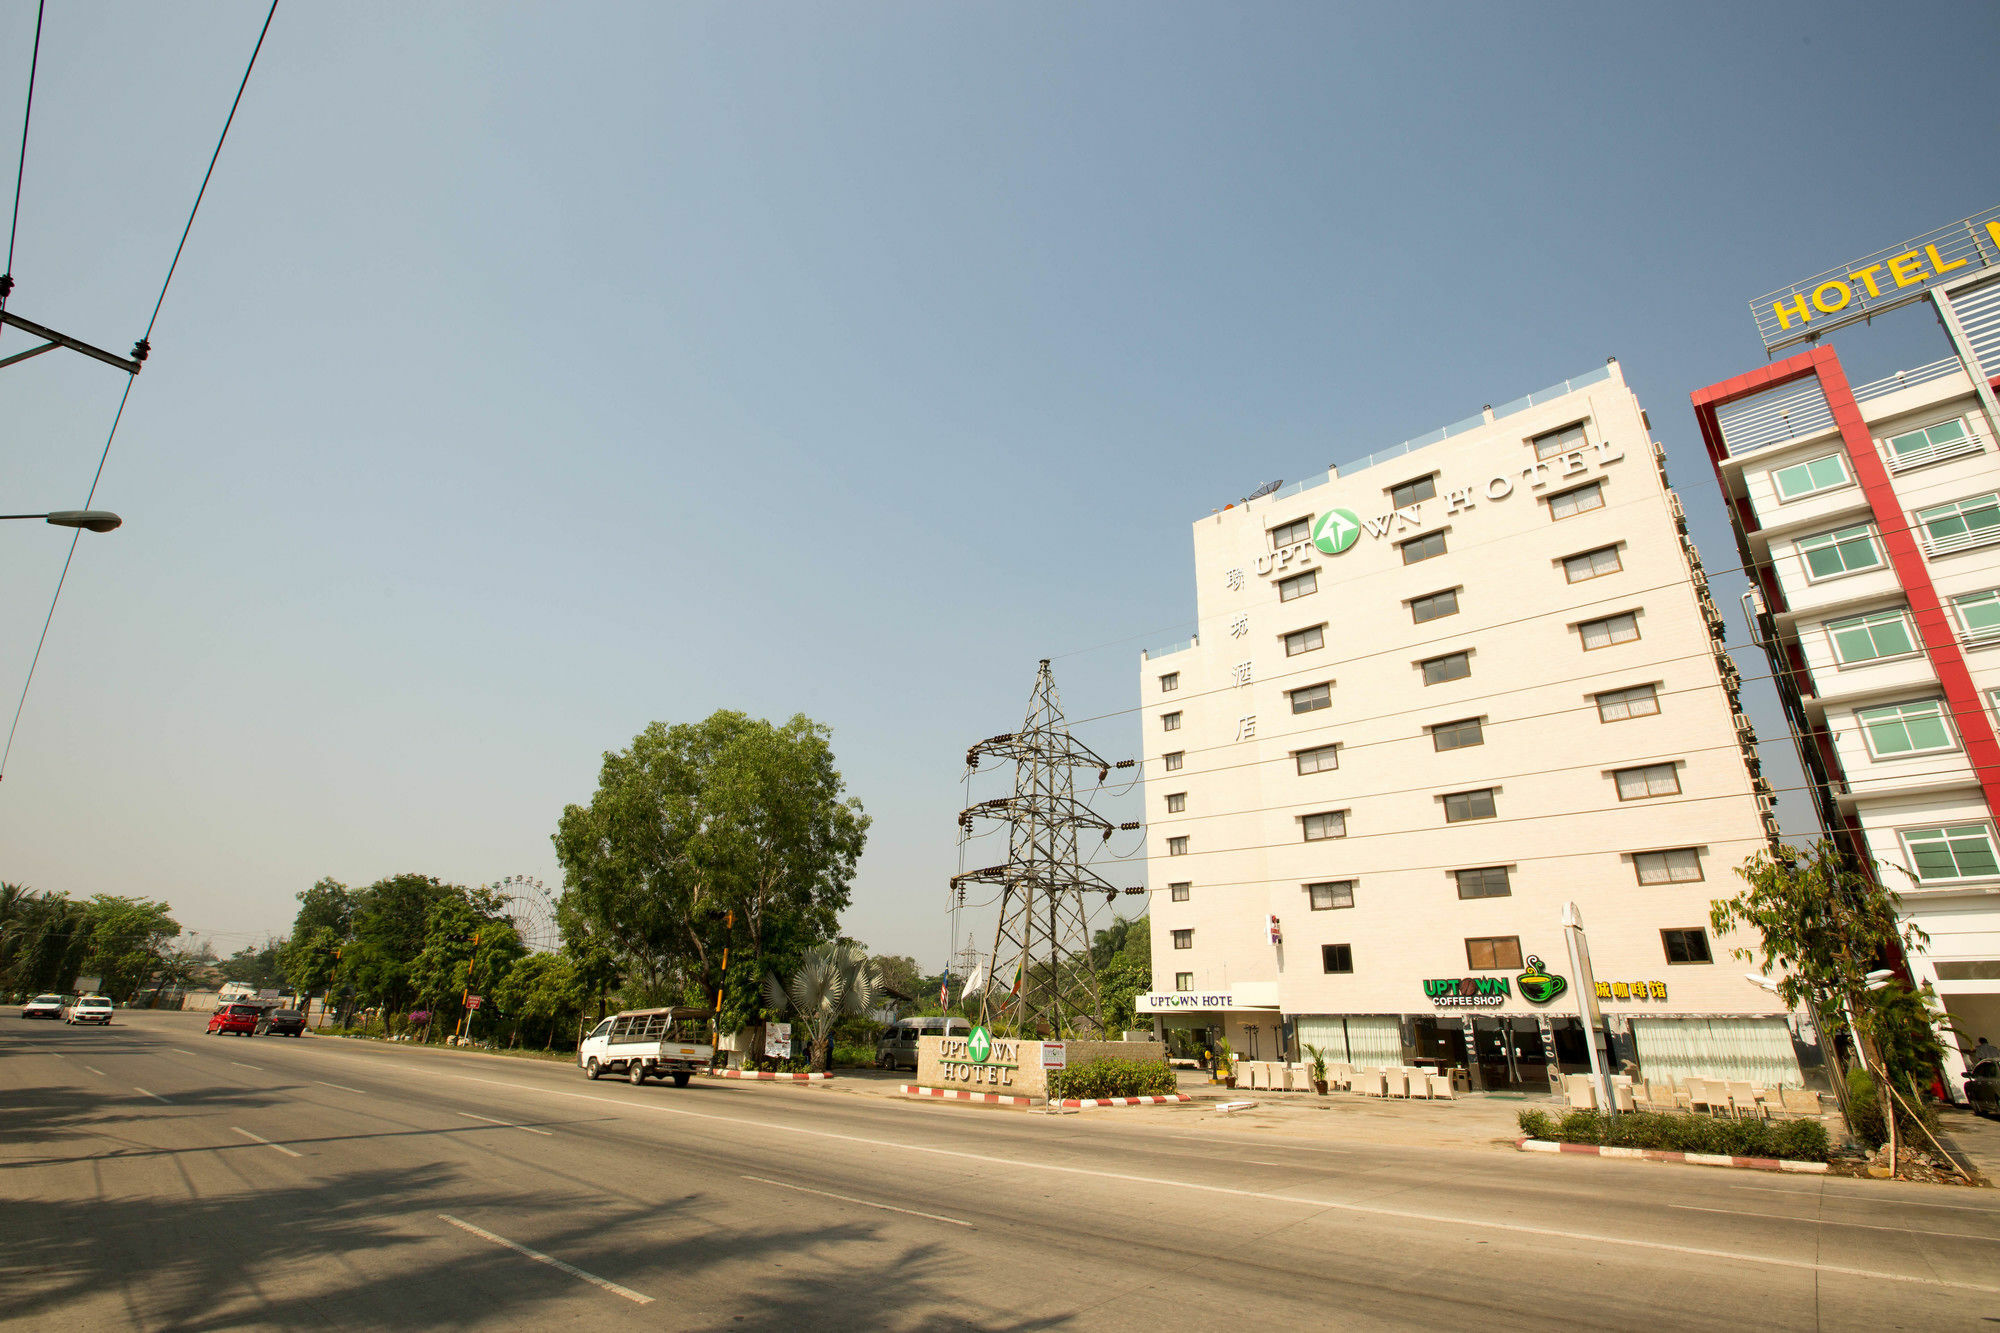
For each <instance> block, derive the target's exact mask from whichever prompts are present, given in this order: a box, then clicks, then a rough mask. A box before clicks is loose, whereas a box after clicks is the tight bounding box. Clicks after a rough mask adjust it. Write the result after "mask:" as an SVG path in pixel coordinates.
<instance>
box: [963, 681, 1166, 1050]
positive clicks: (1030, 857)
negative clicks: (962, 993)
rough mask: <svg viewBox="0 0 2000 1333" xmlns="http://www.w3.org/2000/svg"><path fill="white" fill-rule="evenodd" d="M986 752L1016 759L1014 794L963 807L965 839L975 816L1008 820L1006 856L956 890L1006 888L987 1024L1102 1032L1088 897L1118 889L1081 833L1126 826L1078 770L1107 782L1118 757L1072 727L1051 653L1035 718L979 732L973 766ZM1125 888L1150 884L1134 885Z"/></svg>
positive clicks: (1038, 684)
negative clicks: (1082, 784)
mask: <svg viewBox="0 0 2000 1333" xmlns="http://www.w3.org/2000/svg"><path fill="white" fill-rule="evenodd" d="M987 759H998V760H1002V761H1008V760H1011V761H1012V762H1013V764H1014V793H1013V795H1011V796H999V797H995V798H994V799H992V800H989V801H980V802H979V803H977V804H976V805H973V806H970V807H968V808H967V809H965V810H963V811H960V812H959V816H958V824H959V838H960V841H964V840H965V839H966V838H968V837H970V836H971V832H972V824H973V821H974V820H975V819H992V820H996V821H999V822H1001V823H1004V824H1006V825H1007V827H1008V833H1007V861H1006V863H1005V864H1003V865H992V866H987V867H985V868H984V869H980V870H969V871H966V872H965V873H963V874H960V875H955V876H953V877H952V881H951V887H952V890H953V891H954V893H956V892H959V891H961V890H962V888H963V886H964V885H966V884H992V885H997V886H998V887H999V888H1000V890H1001V898H1000V917H999V921H998V923H997V924H996V925H995V927H994V935H993V952H992V954H991V956H990V966H991V968H992V971H991V973H990V974H989V975H988V977H987V978H986V984H985V987H984V988H983V989H982V990H981V992H980V1000H979V1014H980V1022H981V1024H991V1023H992V1022H993V1021H995V1020H996V1019H1006V1020H1010V1021H1012V1022H1013V1023H1015V1024H1016V1025H1017V1028H1018V1030H1019V1031H1020V1032H1021V1034H1022V1035H1023V1036H1033V1035H1035V1034H1037V1033H1041V1032H1046V1033H1048V1034H1049V1035H1051V1036H1061V1035H1064V1034H1068V1033H1078V1034H1082V1033H1086V1032H1090V1033H1095V1032H1099V1031H1101V1030H1102V1028H1103V1011H1102V1002H1101V1001H1100V999H1099V997H1098V992H1097V970H1096V969H1095V968H1094V967H1093V966H1091V962H1090V926H1089V921H1088V919H1087V917H1086V912H1085V908H1084V902H1083V897H1084V895H1085V894H1086V893H1102V894H1103V895H1104V897H1105V901H1106V902H1110V901H1112V900H1114V899H1116V898H1117V896H1118V892H1119V891H1118V889H1117V888H1116V887H1115V886H1113V885H1112V884H1110V883H1108V882H1107V881H1106V880H1105V879H1104V878H1103V877H1101V876H1100V875H1098V874H1097V873H1096V872H1094V871H1092V870H1090V869H1088V868H1086V867H1085V866H1084V865H1083V864H1082V863H1081V861H1080V860H1079V859H1078V856H1077V839H1078V835H1079V833H1080V832H1081V831H1082V830H1085V829H1088V830H1092V831H1094V832H1097V833H1099V834H1100V835H1101V836H1102V837H1103V838H1105V839H1109V838H1110V837H1111V834H1112V833H1113V832H1114V831H1115V830H1116V829H1118V828H1121V827H1122V828H1127V829H1136V828H1138V827H1139V825H1138V824H1137V823H1136V822H1135V823H1128V824H1124V825H1115V824H1113V823H1111V821H1109V820H1107V819H1105V818H1104V817H1103V816H1102V815H1099V814H1097V813H1096V812H1095V811H1093V810H1092V809H1091V808H1090V807H1089V806H1088V805H1086V804H1085V803H1084V802H1082V801H1079V800H1078V799H1077V798H1076V792H1075V775H1074V770H1076V769H1079V768H1082V769H1086V770H1087V769H1092V768H1094V769H1096V770H1097V780H1098V782H1099V784H1100V785H1101V784H1102V783H1103V781H1104V779H1105V778H1107V777H1109V776H1110V774H1111V770H1112V768H1113V767H1117V768H1130V767H1131V766H1132V761H1131V760H1130V759H1123V760H1120V761H1119V762H1118V763H1117V764H1116V765H1113V764H1112V763H1110V762H1109V761H1107V760H1105V759H1103V758H1101V757H1100V756H1099V755H1098V754H1097V753H1096V752H1095V751H1093V750H1091V749H1090V748H1089V747H1088V746H1086V745H1083V744H1082V743H1080V742H1079V741H1077V740H1076V739H1075V738H1074V737H1072V736H1071V735H1070V734H1069V731H1068V729H1067V728H1066V727H1065V726H1064V725H1063V713H1062V698H1061V696H1060V695H1058V694H1057V693H1056V686H1055V679H1054V677H1053V676H1052V675H1051V674H1050V672H1049V663H1048V659H1047V658H1044V659H1042V663H1041V669H1040V670H1039V671H1038V672H1037V674H1036V676H1035V688H1034V692H1033V694H1032V695H1030V697H1029V701H1028V716H1027V721H1026V722H1025V723H1023V725H1022V727H1021V729H1020V730H1019V731H1017V732H1011V733H1009V734H1007V735H1004V736H994V737H991V738H989V739H987V740H983V741H980V742H979V743H978V744H977V745H974V746H973V747H972V748H971V749H969V750H967V751H966V755H965V765H966V772H967V774H968V775H969V774H971V773H973V772H975V771H977V770H978V768H979V766H980V764H981V763H982V762H983V761H984V760H987ZM1125 892H1126V893H1133V894H1136V893H1143V892H1145V890H1144V889H1143V888H1136V887H1135V888H1128V889H1126V890H1125Z"/></svg>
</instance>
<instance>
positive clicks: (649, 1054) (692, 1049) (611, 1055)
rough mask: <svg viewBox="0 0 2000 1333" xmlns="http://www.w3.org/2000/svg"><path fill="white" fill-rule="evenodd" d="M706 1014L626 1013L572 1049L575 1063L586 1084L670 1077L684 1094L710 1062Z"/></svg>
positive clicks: (698, 1011) (712, 1051) (694, 1011)
mask: <svg viewBox="0 0 2000 1333" xmlns="http://www.w3.org/2000/svg"><path fill="white" fill-rule="evenodd" d="M709 1017H710V1015H709V1012H708V1010H706V1009H685V1008H682V1009H628V1010H626V1011H625V1012H624V1013H622V1014H613V1015H612V1016H611V1017H609V1018H607V1019H605V1020H604V1021H603V1022H602V1023H599V1024H598V1025H597V1026H596V1027H594V1028H592V1029H591V1030H590V1035H589V1036H587V1037H585V1038H584V1039H583V1041H582V1042H581V1043H580V1044H579V1045H578V1046H577V1048H576V1063H577V1065H578V1066H579V1067H580V1068H581V1069H582V1070H583V1072H584V1073H585V1074H587V1075H589V1076H590V1077H591V1078H601V1077H603V1076H604V1075H605V1074H607V1073H611V1074H615V1073H618V1072H620V1071H623V1072H624V1075H625V1078H626V1080H627V1081H628V1082H631V1083H633V1084H639V1083H644V1082H645V1081H646V1079H647V1078H648V1077H649V1076H650V1077H654V1078H667V1077H671V1078H672V1079H673V1081H674V1086H675V1087H677V1088H685V1087H686V1086H687V1085H688V1080H689V1079H690V1078H693V1077H694V1075H695V1073H696V1071H698V1070H701V1069H706V1068H707V1067H708V1065H709V1062H710V1061H712V1060H713V1059H714V1058H715V1047H713V1046H711V1045H710V1044H709V1043H708V1034H709Z"/></svg>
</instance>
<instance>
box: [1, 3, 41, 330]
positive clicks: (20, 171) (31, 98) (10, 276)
mask: <svg viewBox="0 0 2000 1333" xmlns="http://www.w3.org/2000/svg"><path fill="white" fill-rule="evenodd" d="M47 8H48V0H41V3H40V4H37V5H36V6H35V44H34V49H33V51H32V52H31V53H30V54H29V56H28V99H27V104H26V105H25V106H24V107H22V109H21V156H20V158H19V159H18V160H17V161H16V162H15V163H14V209H13V213H12V215H11V217H10V218H9V220H8V222H7V267H6V268H5V269H0V314H5V313H6V311H7V297H8V294H9V293H11V292H12V291H13V290H14V238H15V236H17V235H18V234H19V233H20V230H21V181H22V179H23V178H24V177H25V176H26V174H27V170H28V126H29V124H30V123H31V122H32V121H33V119H34V115H35V71H36V69H37V68H39V67H40V65H41V63H42V14H43V11H44V10H46V9H47Z"/></svg>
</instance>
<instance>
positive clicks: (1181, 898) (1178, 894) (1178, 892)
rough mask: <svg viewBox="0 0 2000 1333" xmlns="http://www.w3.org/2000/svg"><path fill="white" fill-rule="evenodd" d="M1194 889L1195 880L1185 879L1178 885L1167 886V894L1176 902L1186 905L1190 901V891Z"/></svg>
mask: <svg viewBox="0 0 2000 1333" xmlns="http://www.w3.org/2000/svg"><path fill="white" fill-rule="evenodd" d="M1193 887H1194V881H1193V880H1191V879H1184V880H1182V881H1181V882H1180V883H1178V884H1169V885H1167V894H1168V896H1169V897H1171V898H1172V899H1173V900H1174V901H1175V902H1177V903H1184V902H1186V901H1187V900H1188V890H1190V889H1192V888H1193Z"/></svg>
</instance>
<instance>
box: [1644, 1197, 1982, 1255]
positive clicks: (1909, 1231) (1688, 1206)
mask: <svg viewBox="0 0 2000 1333" xmlns="http://www.w3.org/2000/svg"><path fill="white" fill-rule="evenodd" d="M1667 1207H1669V1208H1678V1209H1680V1210H1681V1211H1682V1212H1687V1213H1722V1214H1723V1215H1725V1216H1728V1217H1768V1218H1773V1219H1775V1220H1776V1221H1779V1222H1803V1223H1805V1224H1806V1225H1807V1226H1814V1227H1861V1228H1863V1229H1865V1230H1868V1231H1895V1232H1899V1233H1901V1234H1903V1235H1906V1236H1950V1237H1953V1238H1954V1239H1957V1240H1983V1241H1985V1242H1986V1243H1987V1244H1989V1245H2000V1236H1979V1235H1974V1234H1973V1233H1972V1232H1969V1231H1925V1230H1923V1229H1922V1228H1920V1227H1892V1226H1884V1225H1883V1224H1882V1223H1880V1222H1843V1221H1841V1220H1840V1219H1838V1218H1834V1217H1800V1216H1798V1215H1797V1214H1796V1213H1740V1212H1738V1211H1736V1209H1734V1208H1704V1207H1702V1206H1701V1205H1700V1204H1694V1203H1670V1204H1668V1205H1667Z"/></svg>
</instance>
